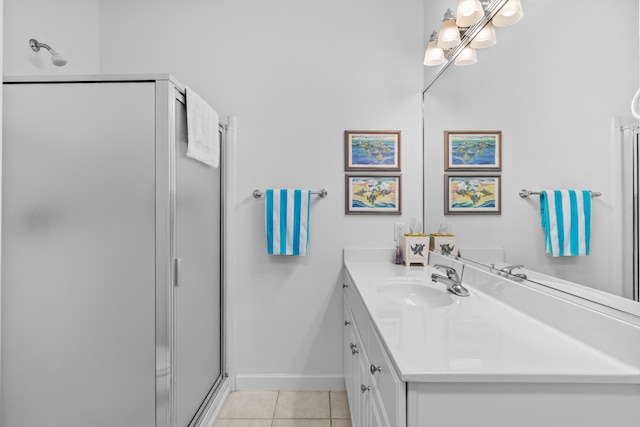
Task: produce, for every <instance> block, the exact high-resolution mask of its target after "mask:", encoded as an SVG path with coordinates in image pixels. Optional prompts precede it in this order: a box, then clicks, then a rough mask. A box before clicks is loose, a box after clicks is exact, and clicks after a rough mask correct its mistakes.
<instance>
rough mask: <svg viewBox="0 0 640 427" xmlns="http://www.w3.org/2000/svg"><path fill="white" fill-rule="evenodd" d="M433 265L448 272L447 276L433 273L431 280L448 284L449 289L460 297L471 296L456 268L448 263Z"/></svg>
mask: <svg viewBox="0 0 640 427" xmlns="http://www.w3.org/2000/svg"><path fill="white" fill-rule="evenodd" d="M433 266H434V267H435V268H438V269H443V270H445V271H446V272H447V277H444V276H441V275H439V274H436V273H433V274H432V275H431V280H432V281H433V282H436V283H444V284H445V285H446V286H447V290H448V291H449V292H451V293H452V294H454V295H458V296H460V297H468V296H469V291H468V290H467V289H466V288H465V287H464V286H462V283H461V280H460V277H459V276H458V272H457V271H456V269H455V268H452V267H447V266H446V265H440V264H434V265H433Z"/></svg>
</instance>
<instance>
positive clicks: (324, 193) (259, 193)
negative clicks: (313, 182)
mask: <svg viewBox="0 0 640 427" xmlns="http://www.w3.org/2000/svg"><path fill="white" fill-rule="evenodd" d="M311 194H317V195H318V196H320V197H322V198H323V199H324V198H325V197H327V194H328V193H327V190H325V189H324V188H323V189H322V190H318V191H312V192H311ZM262 196H264V193H263V192H262V191H260V190H253V197H254V198H256V199H259V198H261V197H262Z"/></svg>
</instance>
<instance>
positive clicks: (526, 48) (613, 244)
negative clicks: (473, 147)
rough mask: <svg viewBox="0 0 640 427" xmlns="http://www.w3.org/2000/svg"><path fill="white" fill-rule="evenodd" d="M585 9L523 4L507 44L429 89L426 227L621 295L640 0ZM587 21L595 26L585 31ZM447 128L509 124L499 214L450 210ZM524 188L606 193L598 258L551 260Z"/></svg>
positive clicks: (595, 240) (503, 39) (504, 34)
mask: <svg viewBox="0 0 640 427" xmlns="http://www.w3.org/2000/svg"><path fill="white" fill-rule="evenodd" d="M583 6H584V2H581V1H578V0H573V1H563V2H554V1H552V0H538V1H536V2H523V7H524V9H525V16H524V18H523V20H522V21H520V22H519V23H517V24H516V25H514V26H512V27H508V28H502V29H498V44H497V45H496V46H494V47H492V48H490V49H487V50H482V51H478V63H477V64H476V65H473V66H471V67H455V66H451V67H450V68H449V69H448V70H447V71H446V72H445V74H444V75H443V77H442V78H441V79H440V80H439V81H438V82H437V83H436V84H435V85H434V86H433V87H432V88H431V89H429V91H428V92H427V95H426V97H425V113H424V115H425V127H426V131H425V153H426V154H425V170H426V176H425V180H426V188H427V192H426V196H425V204H426V224H427V226H428V230H431V231H432V230H437V226H438V224H439V223H440V222H442V221H444V220H445V219H446V220H447V221H449V222H451V223H452V224H453V225H454V231H455V233H456V234H457V236H458V239H459V246H460V247H471V248H479V247H492V246H502V247H504V248H505V256H506V260H507V261H508V262H512V263H523V264H525V265H526V266H527V267H528V268H530V269H532V270H538V271H541V272H546V273H548V274H553V275H557V276H560V277H565V278H567V279H569V280H573V281H576V282H579V283H583V284H586V285H590V286H594V287H597V288H600V289H604V290H607V291H610V292H614V293H617V294H620V293H621V289H620V286H621V280H620V279H619V277H618V278H616V274H619V270H620V267H619V265H620V263H619V259H618V257H619V256H620V255H621V253H620V248H619V243H620V236H619V235H618V234H615V233H616V232H617V231H618V227H619V223H620V210H619V206H618V203H619V200H617V196H616V194H617V192H618V191H619V188H618V187H619V186H617V185H616V183H615V181H614V178H615V177H616V175H617V174H619V173H620V171H619V169H620V166H619V164H616V162H615V161H614V160H613V158H612V153H613V149H612V148H613V140H612V137H611V122H612V119H611V118H612V117H613V116H619V117H621V118H622V119H621V120H622V121H623V122H624V121H627V122H628V121H629V120H628V117H629V116H630V112H629V102H630V100H631V97H632V96H633V93H634V92H635V90H636V89H637V85H638V59H637V52H638V2H637V1H636V0H629V1H624V2H616V7H615V8H611V7H610V5H607V4H605V3H597V2H589V7H583ZM568 17H571V19H567V18H568ZM589 23H597V24H596V25H594V26H588V27H587V28H583V25H588V24H589ZM557 28H561V29H562V30H560V31H551V29H557ZM605 28H606V29H608V30H607V31H605V30H604V29H605ZM625 52H630V53H631V54H630V55H625ZM444 130H502V132H503V151H502V155H503V157H502V158H503V161H502V162H503V168H502V214H501V215H500V216H471V215H459V216H447V217H446V218H445V216H444V215H443V202H442V200H443V185H444V184H443V175H444V174H443V158H444V154H443V151H444V148H443V147H444V141H443V139H444V136H443V131H444ZM521 188H525V189H529V190H534V191H539V190H542V189H554V188H578V189H592V190H595V191H600V192H602V197H599V198H597V199H594V200H593V222H592V239H591V256H589V257H580V258H577V257H568V258H558V259H552V258H551V257H549V256H548V255H546V254H545V253H544V242H543V232H542V228H541V226H540V213H539V202H538V198H537V197H531V198H530V199H527V200H523V199H521V198H520V197H519V196H518V190H520V189H521Z"/></svg>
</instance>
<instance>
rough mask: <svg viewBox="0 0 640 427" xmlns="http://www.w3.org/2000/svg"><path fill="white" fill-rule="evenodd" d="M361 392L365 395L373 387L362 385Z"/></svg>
mask: <svg viewBox="0 0 640 427" xmlns="http://www.w3.org/2000/svg"><path fill="white" fill-rule="evenodd" d="M360 391H361V392H363V393H366V392H368V391H371V386H368V385H364V384H360Z"/></svg>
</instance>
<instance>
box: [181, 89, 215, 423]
mask: <svg viewBox="0 0 640 427" xmlns="http://www.w3.org/2000/svg"><path fill="white" fill-rule="evenodd" d="M175 102H176V105H175V110H176V137H177V138H176V166H175V169H176V171H175V173H176V196H175V197H176V213H175V214H176V231H175V236H176V242H175V247H176V258H177V259H178V260H179V266H178V267H177V270H178V272H177V275H178V276H179V277H178V278H177V285H178V286H176V288H175V293H174V307H175V312H174V322H175V323H174V328H175V334H174V337H175V338H174V339H175V359H174V366H175V367H176V368H175V369H176V370H175V396H176V425H177V426H178V427H186V426H188V425H190V423H191V422H192V421H195V418H194V417H196V416H197V415H199V410H201V409H202V407H203V404H204V403H205V400H206V398H207V397H208V395H209V393H210V392H212V390H214V389H215V387H216V386H217V385H218V384H219V382H220V380H221V378H222V346H221V341H222V329H221V328H222V322H221V315H222V314H221V288H222V287H221V267H220V266H221V253H220V242H221V217H220V209H221V206H220V200H221V187H220V168H212V167H210V166H207V165H205V164H203V163H200V162H198V161H196V160H193V159H191V158H188V157H187V156H186V152H187V130H186V111H185V107H184V105H183V104H181V103H180V102H179V101H175ZM216 130H217V129H216Z"/></svg>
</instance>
